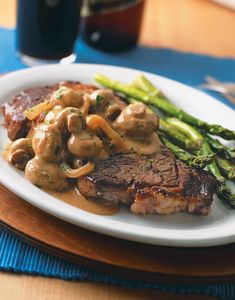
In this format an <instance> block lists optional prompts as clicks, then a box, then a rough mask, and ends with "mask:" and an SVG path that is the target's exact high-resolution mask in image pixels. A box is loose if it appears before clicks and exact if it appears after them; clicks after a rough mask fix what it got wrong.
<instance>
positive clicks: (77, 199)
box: [43, 188, 119, 216]
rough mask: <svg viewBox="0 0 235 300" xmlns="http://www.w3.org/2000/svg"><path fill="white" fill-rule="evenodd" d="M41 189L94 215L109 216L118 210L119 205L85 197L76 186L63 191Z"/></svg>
mask: <svg viewBox="0 0 235 300" xmlns="http://www.w3.org/2000/svg"><path fill="white" fill-rule="evenodd" d="M43 190H44V191H45V192H47V193H48V194H50V195H51V196H53V197H55V198H57V199H59V200H61V201H63V202H66V203H68V204H70V205H72V206H75V207H78V208H80V209H82V210H85V211H87V212H90V213H93V214H96V215H101V216H111V215H114V214H116V213H117V212H118V211H119V207H118V206H117V205H111V204H103V203H98V202H97V201H95V200H89V199H86V198H85V197H84V196H82V195H81V194H80V193H79V190H78V189H77V188H73V189H70V190H68V191H65V192H53V191H50V190H45V189H43Z"/></svg>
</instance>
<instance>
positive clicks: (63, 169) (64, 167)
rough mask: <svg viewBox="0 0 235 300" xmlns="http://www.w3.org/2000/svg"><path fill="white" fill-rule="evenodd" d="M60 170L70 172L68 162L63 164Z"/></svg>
mask: <svg viewBox="0 0 235 300" xmlns="http://www.w3.org/2000/svg"><path fill="white" fill-rule="evenodd" d="M60 168H61V170H62V171H68V170H69V169H70V167H69V165H68V164H67V163H66V162H62V163H61V164H60Z"/></svg>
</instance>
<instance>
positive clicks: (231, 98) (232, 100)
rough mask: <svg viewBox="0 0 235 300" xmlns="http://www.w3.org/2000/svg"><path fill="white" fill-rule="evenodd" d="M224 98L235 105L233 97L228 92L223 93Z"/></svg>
mask: <svg viewBox="0 0 235 300" xmlns="http://www.w3.org/2000/svg"><path fill="white" fill-rule="evenodd" d="M223 96H224V98H226V99H228V101H229V102H230V103H232V104H233V105H235V97H233V96H231V95H229V94H223Z"/></svg>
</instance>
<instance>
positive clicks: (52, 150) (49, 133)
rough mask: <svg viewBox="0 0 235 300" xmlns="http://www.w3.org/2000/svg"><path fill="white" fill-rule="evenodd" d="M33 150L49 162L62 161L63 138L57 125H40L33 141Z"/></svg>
mask: <svg viewBox="0 0 235 300" xmlns="http://www.w3.org/2000/svg"><path fill="white" fill-rule="evenodd" d="M32 145H33V150H34V152H35V154H36V155H37V156H39V157H40V158H42V159H44V160H45V161H48V162H56V161H60V160H61V156H60V154H61V151H62V138H61V133H60V131H59V129H58V128H57V127H56V125H54V124H51V125H40V126H38V127H37V128H36V132H35V134H34V136H33V139H32Z"/></svg>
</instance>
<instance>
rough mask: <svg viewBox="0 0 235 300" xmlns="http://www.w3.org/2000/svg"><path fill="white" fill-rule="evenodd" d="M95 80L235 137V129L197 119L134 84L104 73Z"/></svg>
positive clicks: (178, 116)
mask: <svg viewBox="0 0 235 300" xmlns="http://www.w3.org/2000/svg"><path fill="white" fill-rule="evenodd" d="M95 80H96V81H97V82H98V83H100V84H101V85H103V86H105V87H108V88H111V89H113V90H115V91H116V92H120V93H123V94H125V95H126V96H129V97H133V98H135V99H137V100H139V101H141V102H144V103H145V104H152V105H154V106H156V107H157V108H159V109H160V110H162V111H163V112H165V113H167V114H169V115H171V116H175V117H177V118H178V119H180V120H183V121H185V122H186V123H189V124H191V125H194V126H196V127H199V128H201V129H204V130H205V131H206V132H208V133H211V134H215V135H219V136H221V137H223V138H224V139H228V140H231V139H235V131H232V130H229V129H226V128H223V127H222V126H220V125H217V124H208V123H206V122H204V121H202V120H200V119H197V118H195V117H193V116H191V115H189V114H187V113H186V112H185V111H183V110H182V109H180V108H178V107H177V106H175V105H174V104H172V103H170V102H168V101H166V100H165V99H164V98H162V97H159V96H158V97H157V96H152V95H148V94H147V93H146V92H144V91H141V90H139V89H136V88H135V87H133V86H128V85H125V84H122V83H120V82H118V81H115V80H112V79H110V78H108V77H106V76H104V75H100V74H97V75H96V76H95Z"/></svg>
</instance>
